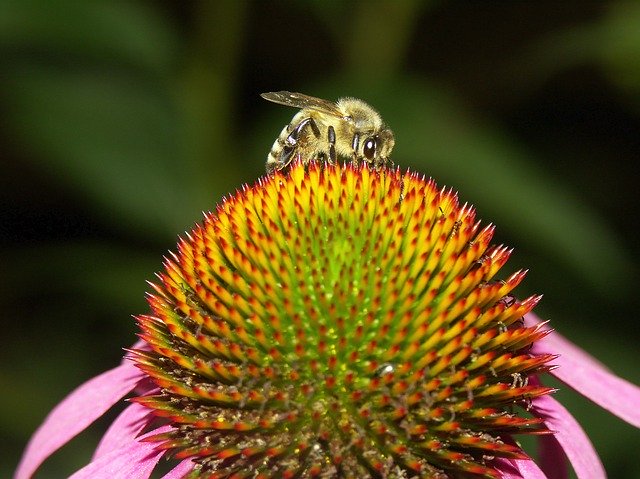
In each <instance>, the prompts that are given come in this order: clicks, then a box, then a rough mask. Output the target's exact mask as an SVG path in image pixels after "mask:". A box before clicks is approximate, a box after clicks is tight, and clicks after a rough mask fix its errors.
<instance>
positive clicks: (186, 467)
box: [162, 459, 193, 479]
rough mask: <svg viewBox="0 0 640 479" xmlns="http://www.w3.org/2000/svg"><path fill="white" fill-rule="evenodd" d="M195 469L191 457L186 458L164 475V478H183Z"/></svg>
mask: <svg viewBox="0 0 640 479" xmlns="http://www.w3.org/2000/svg"><path fill="white" fill-rule="evenodd" d="M192 469H193V462H192V461H191V459H185V460H184V461H182V462H181V463H180V464H178V465H177V466H176V467H174V468H173V469H171V470H170V471H169V472H168V473H166V474H165V475H164V476H162V479H182V478H183V477H184V476H186V475H187V474H188V473H190V472H191V470H192Z"/></svg>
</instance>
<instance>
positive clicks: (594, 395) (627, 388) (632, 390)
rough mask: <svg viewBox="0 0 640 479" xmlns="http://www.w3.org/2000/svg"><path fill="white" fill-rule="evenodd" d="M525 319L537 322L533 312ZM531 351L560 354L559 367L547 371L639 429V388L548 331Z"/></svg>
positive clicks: (558, 335)
mask: <svg viewBox="0 0 640 479" xmlns="http://www.w3.org/2000/svg"><path fill="white" fill-rule="evenodd" d="M526 320H527V321H528V322H531V323H539V322H541V321H540V319H539V318H538V317H537V316H535V315H534V314H528V315H527V316H526ZM532 353H534V354H540V355H542V354H560V357H559V358H557V359H555V360H554V361H553V363H554V364H556V365H558V366H559V367H558V368H556V369H554V370H553V371H551V374H552V375H554V376H555V377H557V378H558V379H559V380H560V381H562V382H563V383H565V384H566V385H568V386H570V387H571V388H573V389H575V390H576V391H578V392H579V393H580V394H582V395H583V396H585V397H586V398H588V399H590V400H591V401H593V402H594V403H596V404H597V405H598V406H600V407H602V408H604V409H606V410H607V411H609V412H610V413H612V414H615V415H616V416H618V417H619V418H620V419H623V420H625V421H627V422H628V423H629V424H632V425H634V426H635V427H638V428H640V407H638V404H640V387H638V386H636V385H635V384H631V383H630V382H628V381H625V380H624V379H622V378H620V377H618V376H616V375H615V374H614V373H612V372H611V371H609V370H608V369H607V367H606V366H604V365H603V364H602V363H601V362H600V361H598V360H597V359H595V358H594V357H593V356H591V355H589V354H588V353H587V352H585V351H584V350H582V349H580V348H579V347H577V346H576V345H575V344H573V343H571V342H570V341H568V340H567V339H566V338H564V337H562V335H560V334H559V333H557V332H555V331H554V332H552V333H551V334H549V335H548V336H546V337H545V338H543V339H542V340H540V341H537V342H536V343H535V344H534V345H533V348H532Z"/></svg>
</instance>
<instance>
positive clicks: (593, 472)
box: [533, 396, 607, 479]
mask: <svg viewBox="0 0 640 479" xmlns="http://www.w3.org/2000/svg"><path fill="white" fill-rule="evenodd" d="M533 413H534V414H535V415H536V416H538V417H541V418H542V419H544V423H545V424H546V426H547V427H548V428H549V429H551V430H552V431H554V432H555V434H554V435H549V436H542V437H541V438H540V440H541V441H557V442H558V443H559V445H560V447H561V448H562V450H563V451H564V452H565V454H566V455H567V458H568V459H569V461H570V462H571V465H572V466H573V470H574V471H575V472H576V475H577V476H578V479H600V478H603V479H606V477H607V475H606V474H605V472H604V467H603V466H602V462H600V458H599V457H598V453H597V452H596V450H595V449H594V448H593V444H591V441H590V440H589V438H588V437H587V435H586V434H585V432H584V430H583V429H582V428H581V427H580V424H578V422H577V421H576V420H575V419H574V418H573V416H572V415H571V414H570V413H569V411H567V410H566V409H565V408H564V406H562V404H560V403H559V402H558V401H556V400H555V399H554V398H552V397H551V396H541V397H538V398H536V399H534V400H533ZM541 462H542V463H543V464H548V460H547V459H542V461H541ZM554 467H557V465H555V466H554Z"/></svg>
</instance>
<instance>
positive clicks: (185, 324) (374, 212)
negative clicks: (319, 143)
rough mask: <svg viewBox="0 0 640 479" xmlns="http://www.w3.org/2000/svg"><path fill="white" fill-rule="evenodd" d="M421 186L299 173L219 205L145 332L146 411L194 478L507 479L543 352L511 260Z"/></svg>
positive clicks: (373, 177) (451, 204)
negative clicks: (165, 422)
mask: <svg viewBox="0 0 640 479" xmlns="http://www.w3.org/2000/svg"><path fill="white" fill-rule="evenodd" d="M492 233H493V228H492V227H490V226H489V227H485V228H482V229H481V228H480V225H479V222H477V221H476V219H475V212H474V210H473V209H472V208H471V207H469V206H466V205H465V206H462V207H461V206H459V204H458V201H457V197H456V195H455V194H454V193H453V192H451V191H450V190H442V189H438V188H437V187H436V185H435V184H434V183H433V182H432V181H430V180H425V179H424V178H421V177H419V176H418V175H416V174H414V173H410V172H407V173H406V174H401V173H400V172H399V171H397V170H395V171H387V170H382V171H380V172H374V171H370V170H368V169H367V168H366V167H362V168H360V167H355V166H352V165H348V166H345V167H342V166H337V165H335V166H334V165H319V164H313V163H312V164H311V165H310V166H308V167H306V168H305V167H304V166H302V165H295V166H293V167H292V168H291V170H290V171H289V172H288V173H286V174H281V173H276V174H274V175H272V176H269V177H266V178H263V179H261V180H260V181H259V182H258V183H257V184H256V185H255V186H253V187H247V188H244V189H243V190H242V191H240V192H238V193H236V194H235V195H234V196H231V197H230V198H228V199H227V200H225V201H224V202H223V203H222V204H221V205H220V206H218V208H217V210H216V212H215V213H212V214H210V215H208V216H207V217H206V218H205V220H204V222H203V224H201V225H199V226H197V227H196V228H195V229H194V230H193V232H192V233H191V234H190V235H188V237H187V238H185V239H183V240H181V241H180V243H179V245H178V248H179V251H178V253H177V254H176V255H173V256H172V257H171V258H170V259H168V260H167V261H166V264H165V272H163V273H161V274H160V275H159V278H160V282H159V284H158V285H155V286H154V289H155V291H154V293H153V294H152V295H150V299H149V302H150V305H151V309H152V313H151V314H150V315H145V316H140V317H139V318H138V321H139V324H140V328H141V330H142V334H141V336H142V338H143V339H144V340H146V341H147V342H148V343H149V345H150V348H151V350H150V351H143V350H140V351H137V352H136V353H135V360H136V362H137V364H138V365H139V367H140V368H141V369H142V370H143V371H145V372H146V373H147V374H148V375H149V376H150V377H151V378H152V379H153V381H155V383H156V384H157V385H158V386H159V387H160V392H159V393H157V394H154V395H150V396H145V397H141V398H137V399H136V400H137V401H138V402H140V403H141V404H144V405H146V406H148V407H150V408H152V409H153V410H154V412H155V414H157V415H158V416H161V417H165V418H168V419H169V420H170V421H171V422H172V423H173V425H174V426H175V429H174V430H173V431H172V432H170V433H167V434H163V435H158V436H156V437H155V438H154V440H156V441H159V442H160V443H161V447H164V448H167V449H170V450H171V451H173V453H174V454H175V455H176V456H177V457H178V458H187V457H191V458H192V459H193V461H194V464H195V467H194V470H193V473H192V476H193V477H214V478H243V477H259V478H271V477H285V478H286V477H358V478H362V477H388V478H403V477H449V476H455V475H457V474H467V475H473V474H477V475H478V476H484V477H496V471H495V470H494V469H493V468H492V467H491V458H493V457H496V456H499V457H511V458H520V457H525V456H524V454H523V453H522V451H521V450H520V449H519V448H518V447H516V446H513V445H510V444H507V443H505V441H504V439H505V438H507V436H510V435H511V434H515V433H541V432H546V431H545V429H544V427H543V426H542V425H541V423H540V420H539V419H536V418H529V417H523V416H521V415H518V414H516V411H518V408H514V406H522V407H524V408H526V405H527V403H528V401H530V400H531V398H534V397H536V396H539V395H542V394H546V393H548V392H549V391H550V389H549V388H544V387H539V386H534V385H528V384H527V377H528V376H529V375H531V374H539V373H541V372H544V371H545V370H546V368H547V366H546V363H547V362H548V361H550V360H551V359H552V357H550V356H538V357H533V356H530V355H529V354H528V353H527V350H528V348H529V346H530V345H531V344H532V343H533V342H534V341H536V340H537V339H539V338H540V337H542V336H543V335H544V333H542V332H541V331H540V330H539V329H538V328H525V327H524V326H523V324H522V322H521V321H520V318H522V316H523V315H524V314H526V313H527V312H529V311H530V310H531V309H532V308H533V307H534V305H535V304H536V303H537V302H538V300H539V299H540V298H539V297H531V298H528V299H527V300H524V301H522V302H519V301H516V300H515V298H514V297H513V296H511V295H510V292H511V291H512V290H513V288H515V287H516V286H517V285H518V283H519V282H520V281H521V280H522V279H523V277H524V272H517V273H515V274H513V275H512V276H510V277H509V278H507V279H506V280H504V281H498V280H495V279H494V276H495V275H496V273H497V272H498V270H499V269H500V268H501V267H502V266H503V265H504V263H505V262H506V260H507V258H508V256H509V253H510V250H508V249H507V248H505V247H494V246H490V240H491V236H492Z"/></svg>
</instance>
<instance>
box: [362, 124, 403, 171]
mask: <svg viewBox="0 0 640 479" xmlns="http://www.w3.org/2000/svg"><path fill="white" fill-rule="evenodd" d="M395 143H396V140H395V138H394V137H393V132H392V131H391V130H390V129H388V128H382V129H381V130H380V131H377V132H374V133H373V134H371V135H369V136H366V137H365V138H364V139H363V140H362V143H361V151H360V157H361V158H362V159H363V160H364V161H366V162H367V163H368V164H369V165H373V166H376V167H378V166H381V165H385V164H387V163H390V160H389V158H390V156H391V151H392V150H393V145H395Z"/></svg>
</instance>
